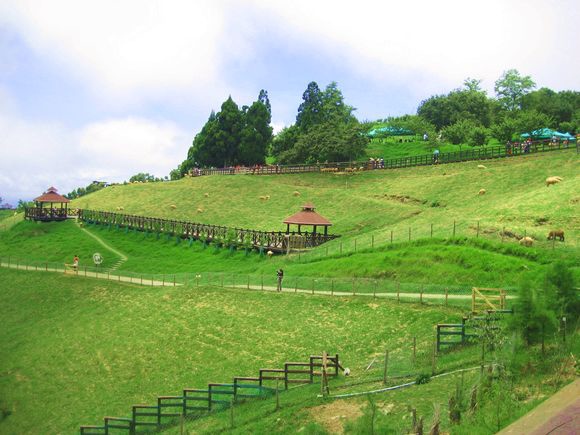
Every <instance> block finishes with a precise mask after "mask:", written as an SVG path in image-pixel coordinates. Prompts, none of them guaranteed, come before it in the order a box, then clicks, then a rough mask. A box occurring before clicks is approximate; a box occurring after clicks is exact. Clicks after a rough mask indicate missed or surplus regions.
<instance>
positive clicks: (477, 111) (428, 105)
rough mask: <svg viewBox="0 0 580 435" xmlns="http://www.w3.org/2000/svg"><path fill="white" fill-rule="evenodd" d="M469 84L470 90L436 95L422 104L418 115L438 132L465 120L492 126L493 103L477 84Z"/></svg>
mask: <svg viewBox="0 0 580 435" xmlns="http://www.w3.org/2000/svg"><path fill="white" fill-rule="evenodd" d="M468 80H469V79H468ZM476 82H477V81H476ZM468 84H469V86H470V88H468V89H456V90H454V91H451V92H450V93H449V94H447V95H435V96H433V97H430V98H428V99H427V100H425V101H423V102H421V104H420V105H419V108H418V109H417V114H418V115H420V116H421V117H422V118H424V119H426V120H427V121H429V122H430V123H431V124H433V125H434V126H435V127H436V128H437V130H441V129H442V128H444V127H447V126H449V125H452V124H455V123H456V122H458V121H465V120H469V121H473V122H474V123H476V124H480V125H483V126H484V127H488V126H489V125H490V124H491V114H492V110H491V109H492V102H491V100H490V99H489V98H488V97H487V95H485V93H484V92H482V91H480V90H476V89H478V88H477V86H476V84H475V83H468ZM466 86H467V84H466ZM472 88H473V89H472Z"/></svg>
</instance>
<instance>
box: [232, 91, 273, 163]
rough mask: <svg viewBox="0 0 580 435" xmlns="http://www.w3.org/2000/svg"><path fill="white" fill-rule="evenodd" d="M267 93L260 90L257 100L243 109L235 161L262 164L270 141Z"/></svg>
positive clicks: (270, 118)
mask: <svg viewBox="0 0 580 435" xmlns="http://www.w3.org/2000/svg"><path fill="white" fill-rule="evenodd" d="M271 120H272V115H271V113H270V100H269V99H268V93H267V92H266V91H264V90H261V91H260V95H259V96H258V100H257V101H255V102H254V103H253V104H252V105H251V106H250V107H249V108H248V109H247V110H245V111H244V126H243V128H242V131H241V133H240V145H239V150H238V157H237V162H238V163H241V164H244V165H253V164H256V163H259V164H263V163H264V162H265V161H266V154H267V152H268V147H269V146H270V143H271V142H272V127H271V126H270V122H271Z"/></svg>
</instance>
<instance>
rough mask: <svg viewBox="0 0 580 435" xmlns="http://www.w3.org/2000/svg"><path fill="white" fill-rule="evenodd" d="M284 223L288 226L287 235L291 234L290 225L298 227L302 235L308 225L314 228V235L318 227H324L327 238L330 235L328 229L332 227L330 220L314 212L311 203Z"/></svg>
mask: <svg viewBox="0 0 580 435" xmlns="http://www.w3.org/2000/svg"><path fill="white" fill-rule="evenodd" d="M284 223H285V224H286V234H290V225H298V234H301V231H302V226H303V225H308V226H312V234H316V230H317V229H318V227H324V235H325V236H326V235H327V234H328V227H329V226H331V225H332V223H331V222H330V221H329V220H328V219H326V218H324V217H322V216H320V215H319V214H318V213H316V212H315V211H314V204H312V203H310V202H307V203H306V204H304V205H303V206H302V211H299V212H298V213H296V214H293V215H292V216H290V217H288V218H286V220H284Z"/></svg>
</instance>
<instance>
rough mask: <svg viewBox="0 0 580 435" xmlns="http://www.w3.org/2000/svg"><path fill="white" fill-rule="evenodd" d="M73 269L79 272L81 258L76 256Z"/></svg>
mask: <svg viewBox="0 0 580 435" xmlns="http://www.w3.org/2000/svg"><path fill="white" fill-rule="evenodd" d="M73 269H74V271H75V272H77V271H78V270H79V256H78V255H75V258H73Z"/></svg>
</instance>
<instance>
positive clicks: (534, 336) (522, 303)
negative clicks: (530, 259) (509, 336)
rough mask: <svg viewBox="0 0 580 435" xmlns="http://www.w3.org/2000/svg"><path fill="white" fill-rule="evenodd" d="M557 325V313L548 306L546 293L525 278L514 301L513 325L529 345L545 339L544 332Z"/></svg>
mask: <svg viewBox="0 0 580 435" xmlns="http://www.w3.org/2000/svg"><path fill="white" fill-rule="evenodd" d="M555 326H556V318H555V314H554V312H553V311H552V310H550V309H549V308H548V307H547V298H546V295H545V294H544V293H541V292H539V291H537V290H534V289H532V288H531V285H530V282H529V281H528V280H524V281H523V282H522V283H521V285H520V288H519V291H518V298H517V300H516V301H515V302H514V315H513V318H512V321H511V327H512V328H513V329H514V330H516V331H517V332H519V333H520V334H521V336H522V338H523V339H524V342H525V343H526V345H527V346H530V345H532V344H534V343H537V342H538V341H540V340H543V337H544V334H546V333H549V332H550V331H552V330H553V329H554V328H555Z"/></svg>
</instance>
